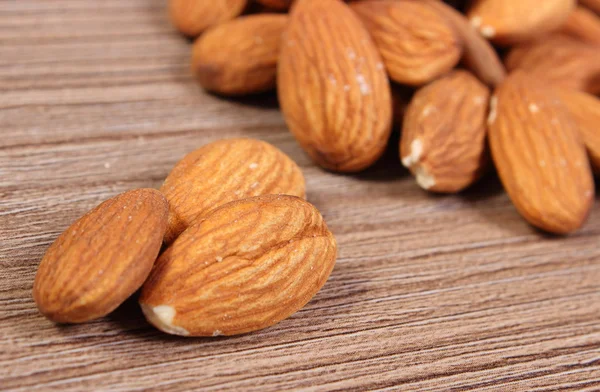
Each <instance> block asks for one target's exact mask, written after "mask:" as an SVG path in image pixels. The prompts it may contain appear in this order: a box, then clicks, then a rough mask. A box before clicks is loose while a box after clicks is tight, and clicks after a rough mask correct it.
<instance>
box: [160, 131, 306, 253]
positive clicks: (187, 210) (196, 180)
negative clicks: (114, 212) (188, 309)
mask: <svg viewBox="0 0 600 392" xmlns="http://www.w3.org/2000/svg"><path fill="white" fill-rule="evenodd" d="M160 189H161V192H163V194H164V195H165V197H166V198H167V200H168V201H169V224H168V227H167V232H166V234H165V243H167V244H169V243H171V242H172V241H173V240H175V238H177V236H178V235H179V234H180V233H181V232H182V231H184V230H185V229H186V228H187V227H188V226H189V225H191V224H192V223H193V222H194V221H196V220H198V219H200V218H201V217H202V216H203V215H205V214H207V213H208V212H210V211H211V210H213V209H215V208H217V207H219V206H221V205H223V204H225V203H228V202H230V201H233V200H238V199H243V198H246V197H251V196H258V195H264V194H278V193H283V194H289V195H294V196H299V197H305V183H304V176H303V175H302V171H301V170H300V168H299V167H298V165H296V163H295V162H294V161H292V160H291V159H290V158H289V157H288V156H287V155H285V154H284V153H283V152H281V151H280V150H279V149H277V148H276V147H274V146H272V145H270V144H269V143H266V142H263V141H260V140H254V139H226V140H219V141H216V142H213V143H210V144H207V145H205V146H203V147H201V148H199V149H198V150H196V151H193V152H191V153H189V154H188V155H186V156H185V157H184V158H183V159H182V160H181V161H180V162H179V163H177V165H176V166H175V167H174V168H173V170H172V171H171V173H170V174H169V176H168V177H167V179H166V180H165V182H164V184H163V185H162V187H161V188H160Z"/></svg>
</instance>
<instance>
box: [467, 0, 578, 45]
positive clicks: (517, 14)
mask: <svg viewBox="0 0 600 392" xmlns="http://www.w3.org/2000/svg"><path fill="white" fill-rule="evenodd" d="M575 3H576V1H575V0H544V1H540V0H474V1H473V4H472V5H471V7H470V8H469V10H468V17H469V19H470V20H471V24H472V25H473V26H474V27H475V28H477V29H478V30H479V32H480V33H481V35H483V36H484V37H486V38H488V39H490V40H492V41H493V42H495V43H498V44H503V45H509V44H513V43H517V42H523V41H528V40H531V39H534V38H536V37H540V36H542V35H544V34H546V33H549V32H552V31H554V30H556V29H558V28H559V27H560V26H561V25H562V24H563V23H564V22H565V21H566V19H567V17H568V16H569V13H570V12H571V11H572V10H573V8H575Z"/></svg>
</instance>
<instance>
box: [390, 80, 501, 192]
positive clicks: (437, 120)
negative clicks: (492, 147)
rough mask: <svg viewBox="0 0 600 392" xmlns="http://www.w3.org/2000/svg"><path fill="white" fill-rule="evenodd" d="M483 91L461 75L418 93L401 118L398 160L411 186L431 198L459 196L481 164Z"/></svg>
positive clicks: (485, 109)
mask: <svg viewBox="0 0 600 392" xmlns="http://www.w3.org/2000/svg"><path fill="white" fill-rule="evenodd" d="M489 100H490V93H489V90H488V88H487V87H486V86H485V85H484V84H482V83H481V82H480V81H479V80H477V78H475V77H474V76H473V75H471V74H470V73H469V72H466V71H454V72H452V73H450V74H449V75H447V76H445V77H443V78H441V79H438V80H436V81H435V82H433V83H431V84H429V85H427V86H425V87H422V88H421V89H420V90H419V91H417V93H416V94H415V96H414V98H413V99H412V101H411V102H410V104H409V106H408V109H407V111H406V116H405V118H404V127H403V129H402V137H401V141H400V154H401V159H402V163H403V165H404V166H406V167H407V168H409V169H410V171H411V172H412V173H413V174H414V175H415V176H416V178H417V183H418V184H419V185H420V186H421V187H422V188H423V189H427V190H430V191H434V192H444V193H454V192H459V191H461V190H463V189H465V188H466V187H468V186H469V185H471V184H472V183H473V182H475V181H476V180H477V179H478V178H479V177H480V176H481V174H482V173H483V170H484V169H485V164H486V162H487V154H486V138H485V136H486V131H487V126H486V118H487V112H488V105H489Z"/></svg>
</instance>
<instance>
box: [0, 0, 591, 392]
mask: <svg viewBox="0 0 600 392" xmlns="http://www.w3.org/2000/svg"><path fill="white" fill-rule="evenodd" d="M189 56H190V47H189V43H188V42H186V41H185V40H184V39H182V38H181V37H180V36H179V35H178V34H177V33H176V32H175V31H174V29H173V28H172V27H170V26H169V24H168V21H167V17H166V5H165V2H163V1H159V0H156V1H154V0H129V1H126V2H125V1H119V0H105V1H102V2H98V1H91V0H53V1H51V2H48V1H41V0H19V1H3V2H0V92H1V93H0V130H1V131H0V132H1V134H2V138H0V389H4V390H17V391H18V390H20V391H35V390H61V391H79V390H82V389H88V390H107V389H110V390H144V389H145V390H157V391H158V390H166V389H169V390H175V391H177V390H190V389H195V390H198V389H203V390H207V391H223V390H231V391H239V390H247V391H255V390H260V391H262V392H264V391H275V390H286V389H293V388H296V389H306V390H366V389H370V390H374V389H381V390H394V389H396V390H397V389H402V390H425V391H448V390H479V391H491V390H496V391H507V390H509V391H511V390H527V391H537V390H558V389H562V390H587V391H593V390H598V389H599V388H600V322H599V321H600V290H599V287H598V285H599V283H598V282H600V248H599V247H598V238H599V235H600V209H599V208H598V207H595V208H594V210H593V212H592V215H591V217H590V219H589V222H588V223H587V224H586V226H584V228H583V229H582V230H581V231H579V232H577V233H576V234H574V235H572V236H569V237H567V238H553V237H546V236H544V235H541V234H540V233H538V232H536V231H535V230H534V229H532V228H531V227H529V226H528V225H527V224H526V223H525V222H524V221H523V220H522V219H521V218H520V217H519V216H518V214H517V212H516V211H515V209H514V207H513V206H512V205H511V203H510V201H509V199H508V197H507V196H506V194H505V193H504V192H503V191H502V190H501V186H500V184H499V182H498V180H497V179H496V178H495V177H493V176H490V177H487V178H485V179H484V180H483V181H482V182H481V183H478V184H477V185H476V186H475V187H474V188H473V189H471V190H468V191H466V192H464V193H463V194H460V195H457V196H450V197H436V196H430V195H428V194H426V193H425V192H423V191H421V190H420V189H419V188H418V187H417V186H416V185H415V184H414V183H413V180H412V179H411V178H410V176H409V175H408V173H407V172H406V171H405V170H404V169H402V167H401V164H400V162H398V158H397V151H393V148H392V151H389V152H388V154H387V156H386V157H384V158H383V160H382V161H381V162H380V163H379V164H378V165H376V166H375V167H374V168H372V169H370V170H369V171H367V172H366V173H363V174H360V175H354V176H344V175H334V174H331V173H328V172H325V171H322V170H320V169H318V168H316V167H315V166H314V164H312V163H311V162H310V160H309V159H308V158H307V157H306V156H305V155H304V153H303V152H302V151H301V149H300V148H299V147H298V146H297V145H296V143H295V141H294V140H293V138H292V136H291V135H290V134H289V133H288V132H287V131H286V129H285V126H284V122H283V119H282V117H281V115H280V113H279V112H278V111H277V110H276V109H275V105H274V102H275V99H274V98H273V97H272V96H260V97H253V98H249V99H243V100H241V99H238V100H223V99H220V98H216V97H214V96H210V95H206V94H203V93H201V92H200V90H199V89H198V88H197V87H196V86H195V85H194V83H193V77H192V75H191V73H190V71H189V70H188V65H189V64H188V61H189ZM235 136H245V137H256V138H260V139H263V140H266V141H268V142H270V143H273V144H274V145H276V146H277V147H278V148H281V149H282V150H283V151H284V152H286V153H287V154H289V155H290V156H291V157H292V158H293V159H294V160H296V162H298V164H299V165H300V166H301V167H302V169H303V171H304V174H305V177H306V180H307V189H308V200H309V201H311V202H312V203H314V204H315V205H316V206H317V207H318V208H319V209H320V210H321V212H322V213H323V215H324V217H325V219H326V221H327V224H328V226H329V228H330V229H331V230H332V231H333V233H334V234H335V235H336V239H337V241H338V245H339V251H340V254H339V259H338V262H337V264H336V267H335V269H334V271H333V273H332V275H331V278H330V279H329V281H328V282H327V283H326V284H325V286H324V287H323V289H322V290H321V291H320V292H319V293H318V294H317V296H316V297H315V299H314V300H312V301H311V302H310V303H309V304H308V305H307V306H306V307H305V308H304V309H303V310H301V311H300V312H298V313H297V314H295V315H294V316H292V317H291V318H290V319H288V320H285V321H283V322H282V323H280V324H278V325H277V326H275V327H273V328H269V329H267V330H264V331H262V332H258V333H252V334H249V335H243V336H240V337H234V338H217V339H210V338H207V339H194V340H189V339H180V338H176V337H169V336H165V335H164V334H162V333H160V332H158V331H157V330H155V329H153V328H152V327H150V326H149V325H148V324H147V323H146V321H145V320H144V317H143V315H142V313H141V311H140V310H139V307H138V305H137V304H136V302H135V300H131V301H128V302H127V303H125V304H124V305H123V306H121V307H120V308H119V309H118V310H117V311H116V312H115V313H114V314H112V315H110V316H108V317H106V318H104V319H101V320H98V321H95V322H91V323H89V324H82V325H76V326H71V327H61V326H57V325H54V324H52V323H51V322H49V321H47V320H46V319H44V318H43V317H42V316H41V315H39V313H38V312H37V310H36V308H35V305H34V302H33V299H32V297H31V288H32V284H33V278H34V275H35V270H36V267H37V264H38V263H39V261H40V259H41V257H42V255H43V253H44V251H45V249H46V248H47V247H48V245H49V244H50V243H51V242H52V241H53V240H54V239H55V238H56V237H57V236H58V234H59V233H60V232H61V231H63V230H64V229H65V228H67V227H68V226H69V224H70V223H72V222H73V221H74V220H75V219H76V218H77V217H79V216H81V215H82V214H83V213H84V212H85V211H87V210H88V209H89V208H91V207H93V206H94V205H97V204H98V203H99V202H100V201H102V200H105V199H107V198H109V197H111V196H114V195H116V194H118V193H120V192H122V191H125V190H127V189H131V188H135V187H158V186H159V185H160V184H161V183H162V181H163V180H164V178H165V176H166V175H167V174H168V172H169V171H170V169H171V168H172V166H173V165H174V164H175V163H176V162H177V161H178V160H179V159H181V158H182V157H183V155H184V154H186V153H188V152H190V151H192V150H193V149H195V148H197V147H199V146H200V145H203V144H205V143H208V142H210V141H214V140H217V139H219V138H222V137H235ZM395 145H397V141H392V147H393V146H395Z"/></svg>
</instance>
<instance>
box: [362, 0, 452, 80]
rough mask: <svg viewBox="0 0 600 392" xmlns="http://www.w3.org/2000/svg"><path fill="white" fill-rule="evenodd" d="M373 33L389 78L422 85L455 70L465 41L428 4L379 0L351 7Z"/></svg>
mask: <svg viewBox="0 0 600 392" xmlns="http://www.w3.org/2000/svg"><path fill="white" fill-rule="evenodd" d="M351 7H352V10H353V11H354V12H356V14H357V15H358V16H359V17H360V19H361V20H362V22H363V23H364V25H365V26H366V27H367V30H369V33H371V37H372V38H373V41H374V42H375V45H376V46H377V48H378V49H379V53H380V54H381V57H382V58H383V62H384V63H385V66H386V69H387V72H388V74H389V76H390V78H391V79H392V80H393V81H395V82H398V83H401V84H407V85H412V86H420V85H423V84H425V83H428V82H430V81H432V80H434V79H436V78H438V77H439V76H441V75H444V74H446V73H448V72H449V71H450V70H451V69H453V68H454V67H455V66H456V64H458V61H459V60H460V58H461V54H462V41H461V40H460V39H459V38H458V37H457V35H456V34H455V32H454V29H453V27H452V25H451V24H450V23H448V22H447V21H446V19H445V18H444V17H443V16H442V15H440V14H439V12H437V11H436V10H435V9H433V8H432V7H429V6H428V5H427V4H424V3H420V2H415V1H412V0H406V1H401V0H376V1H361V2H357V3H352V4H351Z"/></svg>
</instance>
